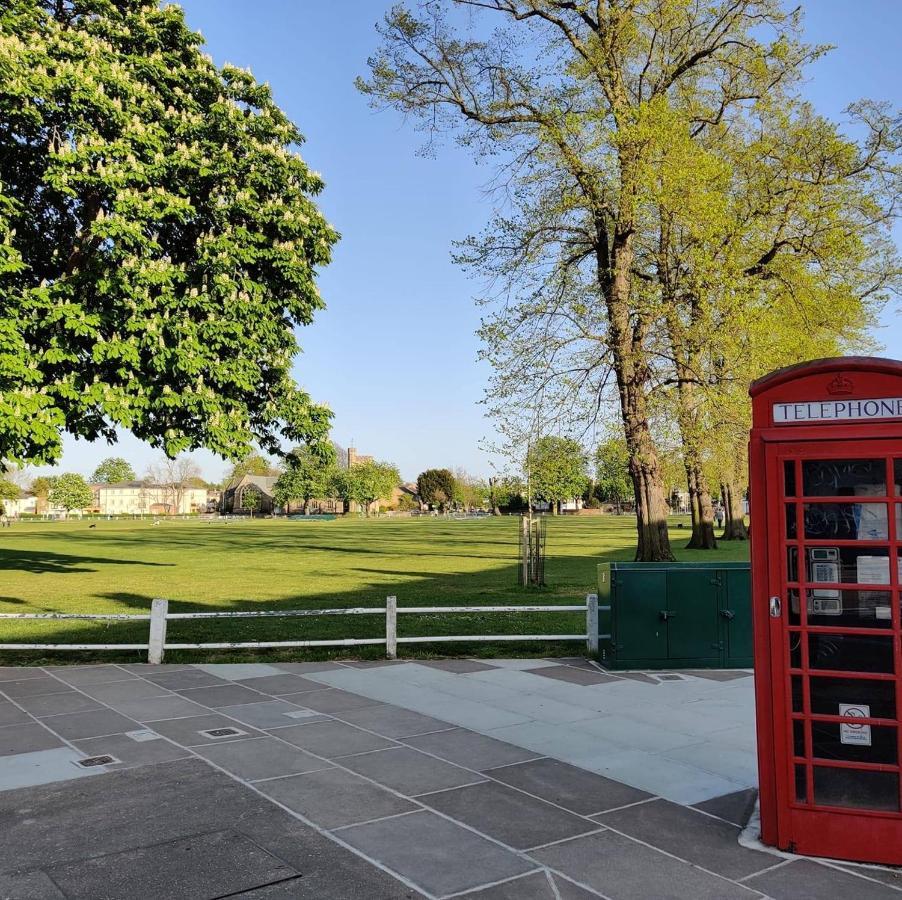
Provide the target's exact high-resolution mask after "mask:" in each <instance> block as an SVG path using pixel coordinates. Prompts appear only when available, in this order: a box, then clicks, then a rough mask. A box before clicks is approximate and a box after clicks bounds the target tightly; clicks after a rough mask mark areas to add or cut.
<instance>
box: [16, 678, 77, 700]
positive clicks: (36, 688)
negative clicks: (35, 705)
mask: <svg viewBox="0 0 902 900" xmlns="http://www.w3.org/2000/svg"><path fill="white" fill-rule="evenodd" d="M73 690H74V689H73V688H71V687H69V685H68V684H63V682H61V681H57V680H56V679H55V678H50V677H45V678H26V679H25V680H24V681H4V682H3V684H2V685H0V691H3V693H4V694H6V696H7V697H9V698H10V699H11V700H18V699H19V698H20V697H40V696H42V695H43V694H64V693H66V692H67V691H73Z"/></svg>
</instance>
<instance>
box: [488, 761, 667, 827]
mask: <svg viewBox="0 0 902 900" xmlns="http://www.w3.org/2000/svg"><path fill="white" fill-rule="evenodd" d="M486 775H489V776H491V777H492V778H497V779H498V780H499V781H503V782H504V783H505V784H509V785H511V787H515V788H519V789H520V790H522V791H526V792H527V793H530V794H534V795H535V796H537V797H541V798H542V799H543V800H548V801H549V802H550V803H555V804H557V805H558V806H563V807H564V808H565V809H569V810H570V811H571V812H574V813H578V814H579V815H583V816H587V815H591V814H592V813H598V812H601V811H602V810H608V809H614V808H615V807H618V806H626V805H627V804H628V803H638V802H639V801H640V800H646V799H648V798H649V797H651V794H648V793H646V792H645V791H640V790H637V789H636V788H633V787H630V786H629V785H626V784H621V783H620V782H619V781H612V780H611V779H610V778H605V777H604V776H602V775H595V774H593V773H592V772H587V771H586V770H585V769H580V768H577V767H576V766H571V765H568V764H567V763H564V762H561V761H560V760H557V759H537V760H534V761H532V762H525V763H518V764H516V765H513V766H504V767H502V768H500V769H488V770H487V771H486Z"/></svg>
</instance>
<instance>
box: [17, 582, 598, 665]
mask: <svg viewBox="0 0 902 900" xmlns="http://www.w3.org/2000/svg"><path fill="white" fill-rule="evenodd" d="M534 612H548V613H573V612H582V613H585V615H586V630H585V632H584V633H583V634H458V635H419V636H416V637H398V616H399V615H436V614H445V613H534ZM372 615H384V616H385V637H380V638H335V639H333V640H324V641H319V640H297V641H208V642H204V643H178V642H168V643H167V641H166V631H167V625H168V623H169V622H171V621H177V620H184V619H254V618H258V619H262V618H291V617H295V616H372ZM0 619H24V620H27V619H37V620H43V621H47V620H54V619H97V620H103V621H107V620H111V619H113V620H117V621H129V622H150V628H149V631H148V636H147V642H146V643H142V644H0V650H146V651H147V661H148V662H149V663H161V662H162V661H163V656H164V654H165V652H166V651H167V650H239V649H242V650H244V649H263V648H269V647H285V648H287V647H361V646H381V645H384V646H385V655H386V657H387V658H388V659H396V658H397V655H398V644H432V643H450V642H454V641H457V642H460V641H473V642H491V641H499V642H500V641H585V643H586V648H587V650H588V652H589V653H590V654H594V653H595V652H597V651H598V595H597V594H588V595H587V596H586V602H585V603H584V604H581V605H579V606H535V605H528V606H398V600H397V598H396V597H386V599H385V606H363V607H361V606H355V607H348V608H346V609H284V610H278V609H276V610H272V609H267V610H259V611H258V610H249V611H246V612H193V613H171V612H169V601H168V600H154V601H153V602H152V603H151V607H150V614H149V615H148V614H146V613H135V614H129V613H97V614H88V613H0Z"/></svg>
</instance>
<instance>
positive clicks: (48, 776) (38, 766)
mask: <svg viewBox="0 0 902 900" xmlns="http://www.w3.org/2000/svg"><path fill="white" fill-rule="evenodd" d="M81 758H82V754H81V753H79V752H78V750H73V749H72V748H71V747H54V748H53V749H51V750H35V751H34V752H33V753H17V754H15V755H14V756H7V757H5V758H4V759H3V760H2V762H0V791H13V790H17V789H18V788H24V787H33V786H34V785H38V784H51V783H53V782H55V781H69V780H71V779H73V778H83V777H85V776H89V775H100V774H102V772H103V769H84V768H82V767H81V766H77V765H76V762H77V761H78V760H79V759H81ZM10 859H13V857H12V856H11V857H10ZM16 861H18V858H17V857H16ZM11 864H12V863H9V865H11ZM3 865H4V866H5V865H7V863H6V861H5V860H4V862H3ZM0 897H6V895H5V894H3V893H2V892H0Z"/></svg>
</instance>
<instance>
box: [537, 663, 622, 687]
mask: <svg viewBox="0 0 902 900" xmlns="http://www.w3.org/2000/svg"><path fill="white" fill-rule="evenodd" d="M529 674H530V675H541V676H542V677H543V678H554V679H555V680H557V681H567V682H569V683H570V684H608V683H610V682H612V681H620V679H619V678H615V677H614V676H613V675H605V674H603V673H602V672H599V671H598V670H597V669H583V668H576V667H575V666H543V667H542V668H541V669H532V670H530V673H529Z"/></svg>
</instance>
